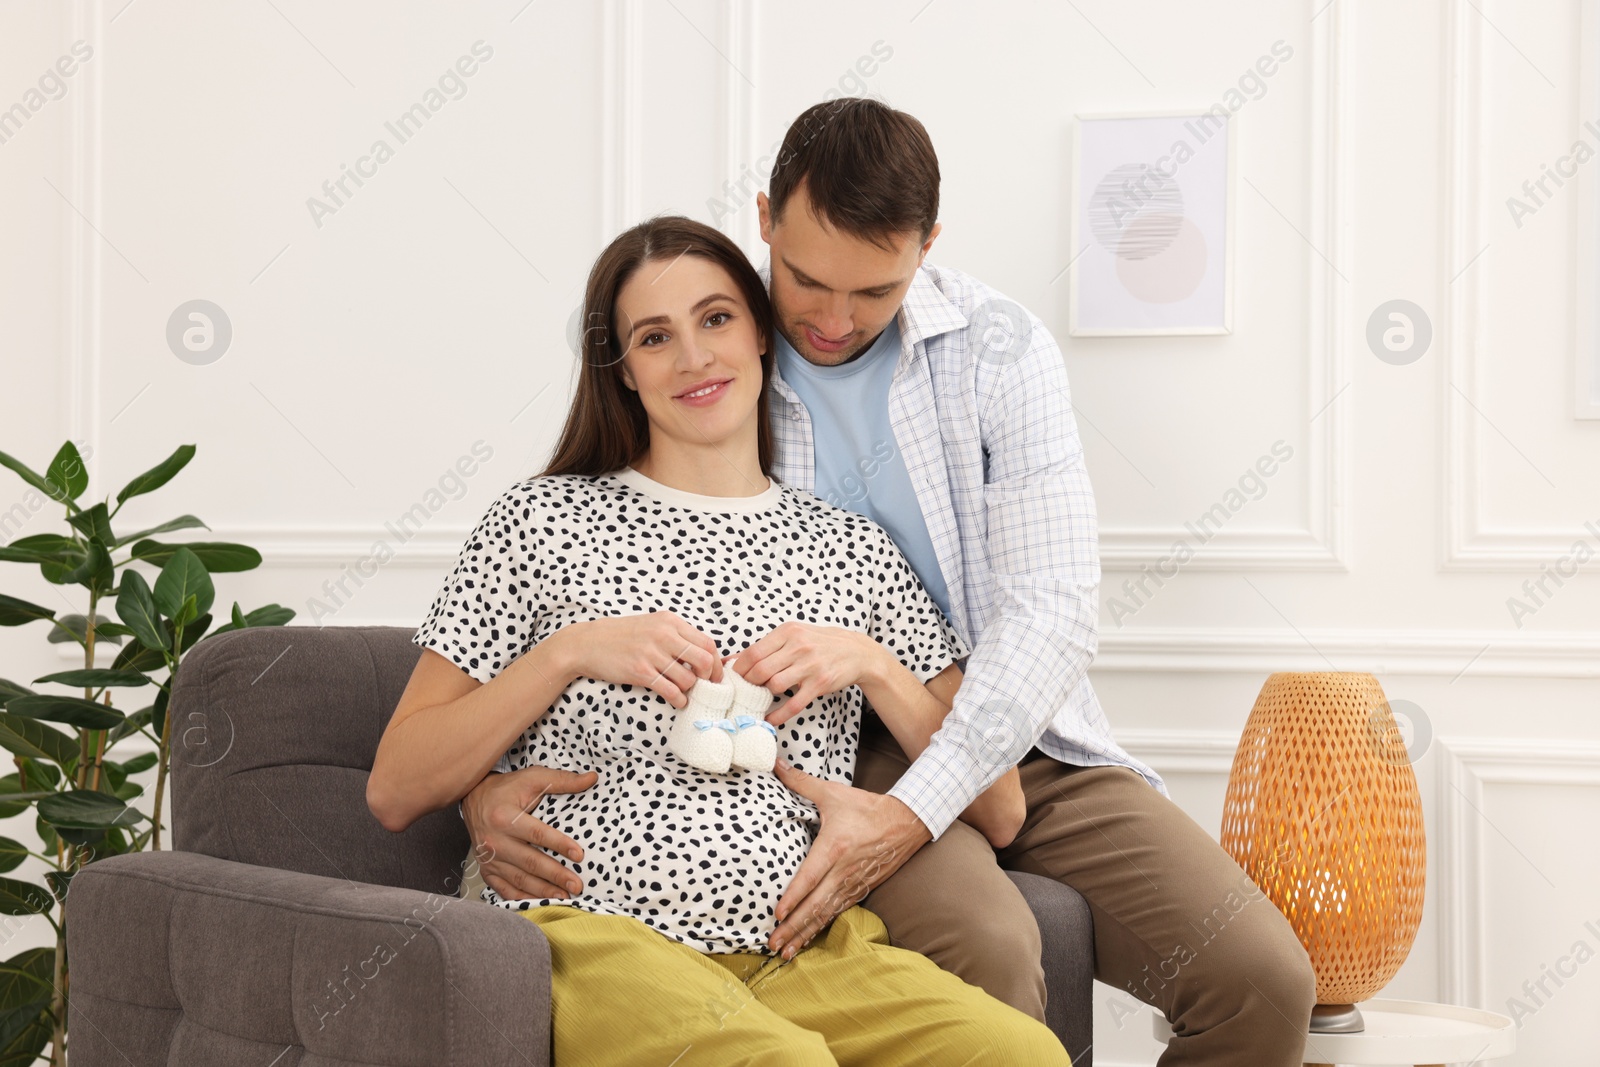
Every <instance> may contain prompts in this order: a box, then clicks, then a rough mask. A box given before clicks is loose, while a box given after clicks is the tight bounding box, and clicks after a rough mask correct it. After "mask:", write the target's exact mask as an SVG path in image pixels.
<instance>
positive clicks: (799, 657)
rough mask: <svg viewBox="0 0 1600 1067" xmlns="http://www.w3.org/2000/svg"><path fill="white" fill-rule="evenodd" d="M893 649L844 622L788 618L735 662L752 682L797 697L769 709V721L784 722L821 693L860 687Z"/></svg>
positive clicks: (772, 722) (798, 712)
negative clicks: (834, 623)
mask: <svg viewBox="0 0 1600 1067" xmlns="http://www.w3.org/2000/svg"><path fill="white" fill-rule="evenodd" d="M885 656H888V657H889V658H890V659H891V660H892V659H893V655H892V653H890V652H889V650H888V649H886V648H884V647H883V646H882V645H880V644H878V642H876V641H874V640H873V639H872V638H871V636H869V635H867V634H864V633H862V632H861V631H859V630H846V629H845V628H844V627H842V626H818V625H816V624H814V623H809V622H786V623H783V624H782V625H780V626H777V627H774V628H773V630H772V632H771V633H769V634H767V635H766V636H765V637H763V638H762V639H761V640H759V641H757V642H756V643H755V644H753V645H751V646H750V647H749V648H747V649H745V650H744V651H743V652H741V653H739V655H738V656H737V657H735V658H734V660H733V662H732V663H731V664H729V666H731V667H732V668H733V669H734V670H736V671H738V672H739V674H740V675H741V676H742V677H743V678H744V680H745V681H747V682H749V683H751V684H752V685H763V686H766V687H767V688H768V689H770V690H771V691H772V692H773V693H774V694H775V695H779V696H781V695H782V694H783V693H785V692H786V691H788V690H791V689H792V690H794V696H792V697H790V698H789V699H788V700H786V701H785V702H784V703H783V704H782V705H780V706H779V707H777V708H774V709H773V710H772V711H769V712H767V721H768V722H770V723H771V724H772V725H774V726H782V725H783V724H784V723H786V722H788V721H789V720H790V719H792V718H794V717H795V716H796V715H799V714H800V713H801V712H803V711H805V710H806V708H807V707H808V706H810V704H811V702H812V701H813V700H815V699H817V697H820V696H826V695H828V694H829V693H836V692H838V691H839V690H841V689H843V688H845V687H846V686H851V685H856V684H858V683H859V682H860V681H861V679H863V678H865V677H867V676H868V675H869V674H871V673H872V672H873V671H874V670H876V669H878V668H879V667H881V666H882V665H883V658H884V657H885Z"/></svg>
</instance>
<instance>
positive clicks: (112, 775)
mask: <svg viewBox="0 0 1600 1067" xmlns="http://www.w3.org/2000/svg"><path fill="white" fill-rule="evenodd" d="M89 780H90V781H93V780H94V767H93V766H90V768H89ZM127 780H128V772H127V771H124V770H123V769H122V766H121V764H118V763H113V762H112V761H111V760H106V761H105V762H104V763H102V764H101V765H100V784H99V785H98V786H96V787H95V788H96V789H98V790H99V791H100V792H102V793H109V794H110V795H112V796H118V795H119V794H118V792H117V791H118V790H119V789H121V788H122V784H123V783H124V782H126V781H127Z"/></svg>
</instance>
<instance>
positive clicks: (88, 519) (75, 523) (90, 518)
mask: <svg viewBox="0 0 1600 1067" xmlns="http://www.w3.org/2000/svg"><path fill="white" fill-rule="evenodd" d="M67 524H68V525H70V526H71V527H72V528H73V529H74V530H77V531H78V532H79V533H81V534H83V536H85V537H88V538H91V539H93V540H95V541H99V542H100V543H101V544H102V545H104V546H105V547H106V548H112V547H115V545H116V541H115V539H114V538H113V537H112V536H111V513H110V512H108V511H107V510H106V502H105V501H104V500H102V501H100V503H98V504H96V505H95V506H94V507H92V508H84V509H83V510H82V511H80V512H78V513H77V514H76V515H68V516H67Z"/></svg>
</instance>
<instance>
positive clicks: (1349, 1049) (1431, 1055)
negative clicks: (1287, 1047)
mask: <svg viewBox="0 0 1600 1067" xmlns="http://www.w3.org/2000/svg"><path fill="white" fill-rule="evenodd" d="M1356 1006H1357V1007H1359V1008H1360V1009H1361V1016H1362V1018H1363V1019H1365V1020H1366V1024H1367V1028H1366V1030H1365V1031H1363V1032H1362V1033H1359V1034H1311V1033H1308V1034H1307V1035H1306V1051H1305V1055H1306V1057H1307V1059H1306V1065H1307V1067H1332V1065H1334V1064H1392V1063H1411V1064H1416V1065H1417V1067H1442V1065H1443V1064H1446V1063H1479V1062H1481V1061H1483V1060H1492V1059H1497V1058H1498V1057H1501V1056H1507V1055H1510V1054H1511V1053H1512V1052H1514V1051H1515V1050H1516V1047H1517V1029H1516V1026H1515V1025H1513V1023H1512V1021H1511V1020H1510V1019H1508V1018H1507V1017H1506V1016H1504V1015H1497V1014H1496V1013H1494V1012H1492V1011H1483V1010H1481V1009H1479V1008H1460V1007H1456V1006H1455V1005H1452V1004H1429V1003H1424V1002H1422V1001H1417V1000H1369V1001H1366V1002H1364V1003H1362V1004H1358V1005H1356ZM1150 1018H1151V1023H1152V1028H1153V1029H1154V1031H1155V1037H1156V1040H1157V1041H1161V1042H1167V1041H1170V1040H1171V1039H1172V1026H1171V1025H1170V1024H1169V1023H1168V1022H1167V1020H1165V1019H1163V1018H1162V1017H1161V1016H1160V1015H1159V1014H1155V1015H1152V1016H1151V1017H1150Z"/></svg>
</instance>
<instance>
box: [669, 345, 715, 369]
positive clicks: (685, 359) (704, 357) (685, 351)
mask: <svg viewBox="0 0 1600 1067" xmlns="http://www.w3.org/2000/svg"><path fill="white" fill-rule="evenodd" d="M715 358H716V357H715V355H714V354H713V353H712V351H711V349H710V348H709V347H707V346H706V345H705V343H704V342H702V341H701V340H700V339H699V338H696V337H685V338H684V339H683V343H682V344H680V345H679V346H678V366H679V367H681V368H683V369H686V370H695V369H697V368H700V367H704V366H705V365H706V364H708V363H710V362H711V361H712V360H713V359H715Z"/></svg>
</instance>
